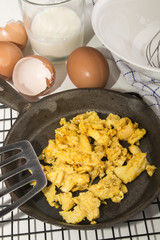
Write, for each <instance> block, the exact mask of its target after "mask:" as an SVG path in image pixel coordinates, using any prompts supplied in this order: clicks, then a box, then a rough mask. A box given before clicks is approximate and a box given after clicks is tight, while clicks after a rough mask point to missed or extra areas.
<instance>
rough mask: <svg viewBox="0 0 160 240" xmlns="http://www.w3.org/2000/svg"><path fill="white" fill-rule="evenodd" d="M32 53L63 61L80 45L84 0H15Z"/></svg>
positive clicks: (82, 29) (82, 37) (82, 36)
mask: <svg viewBox="0 0 160 240" xmlns="http://www.w3.org/2000/svg"><path fill="white" fill-rule="evenodd" d="M19 2H20V6H21V9H22V13H23V21H24V26H25V28H26V32H27V34H28V38H29V41H30V44H31V47H32V49H33V51H34V53H35V54H38V55H41V56H43V57H46V58H48V59H49V60H51V61H52V62H60V61H65V60H66V59H67V57H68V56H69V55H70V54H71V52H72V51H73V50H74V49H76V48H78V47H80V46H82V45H83V39H84V17H85V0H19Z"/></svg>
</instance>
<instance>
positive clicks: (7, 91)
mask: <svg viewBox="0 0 160 240" xmlns="http://www.w3.org/2000/svg"><path fill="white" fill-rule="evenodd" d="M0 102H1V103H2V104H4V105H6V106H8V107H10V108H12V109H14V110H16V111H18V112H22V111H23V110H24V109H25V108H26V107H27V106H29V105H31V104H30V103H29V102H27V101H26V100H25V99H24V98H23V97H22V96H21V95H20V94H19V93H18V92H17V91H16V90H15V89H14V88H13V87H12V86H11V85H10V84H9V83H8V82H7V81H5V80H3V79H1V78H0Z"/></svg>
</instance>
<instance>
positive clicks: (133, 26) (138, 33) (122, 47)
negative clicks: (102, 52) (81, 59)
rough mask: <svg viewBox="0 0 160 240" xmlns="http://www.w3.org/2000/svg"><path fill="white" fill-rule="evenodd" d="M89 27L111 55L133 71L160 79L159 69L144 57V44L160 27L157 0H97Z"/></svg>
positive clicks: (159, 7)
mask: <svg viewBox="0 0 160 240" xmlns="http://www.w3.org/2000/svg"><path fill="white" fill-rule="evenodd" d="M92 26H93V29H94V32H95V34H96V35H97V37H98V38H99V40H100V41H101V42H102V43H103V44H104V45H105V47H106V48H107V49H109V50H110V51H111V52H112V53H113V54H115V55H116V56H118V57H119V58H121V59H122V60H124V62H126V63H127V64H128V65H130V66H131V67H132V68H133V69H134V70H137V71H139V72H141V73H143V74H145V75H147V76H149V77H151V78H155V79H158V80H160V69H159V68H155V67H151V66H149V64H148V61H147V58H146V46H147V45H148V44H149V42H150V40H151V39H152V38H153V36H154V35H155V34H156V33H157V32H158V31H159V30H160V0H98V1H97V2H96V4H95V6H94V9H93V12H92ZM159 39H160V35H159ZM155 44H157V43H155Z"/></svg>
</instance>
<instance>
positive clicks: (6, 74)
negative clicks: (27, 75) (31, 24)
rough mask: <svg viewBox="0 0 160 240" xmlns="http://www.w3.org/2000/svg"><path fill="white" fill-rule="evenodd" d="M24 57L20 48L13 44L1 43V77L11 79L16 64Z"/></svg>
mask: <svg viewBox="0 0 160 240" xmlns="http://www.w3.org/2000/svg"><path fill="white" fill-rule="evenodd" d="M22 57H23V54H22V51H21V49H20V48H19V47H17V46H16V45H15V44H13V43H11V42H0V76H1V77H2V78H3V79H5V80H6V79H7V78H11V77H12V73H13V69H14V66H15V64H16V63H17V62H18V61H19V60H20V59H21V58H22Z"/></svg>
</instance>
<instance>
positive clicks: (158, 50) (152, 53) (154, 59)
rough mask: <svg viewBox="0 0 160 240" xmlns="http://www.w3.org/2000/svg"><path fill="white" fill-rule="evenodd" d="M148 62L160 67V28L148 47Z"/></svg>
mask: <svg viewBox="0 0 160 240" xmlns="http://www.w3.org/2000/svg"><path fill="white" fill-rule="evenodd" d="M146 58H147V61H148V64H149V65H150V66H152V67H155V68H160V30H159V31H158V32H157V33H156V34H155V35H154V37H153V38H152V39H151V41H150V42H149V44H148V46H147V48H146Z"/></svg>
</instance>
